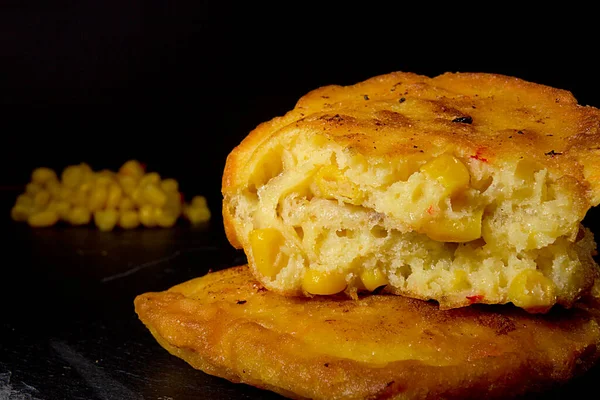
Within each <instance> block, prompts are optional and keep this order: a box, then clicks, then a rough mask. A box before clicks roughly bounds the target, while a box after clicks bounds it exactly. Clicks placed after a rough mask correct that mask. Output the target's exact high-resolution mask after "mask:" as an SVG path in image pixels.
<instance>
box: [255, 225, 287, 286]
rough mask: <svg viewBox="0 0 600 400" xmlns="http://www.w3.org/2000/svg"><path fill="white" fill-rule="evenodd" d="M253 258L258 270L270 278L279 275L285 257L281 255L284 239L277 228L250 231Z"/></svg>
mask: <svg viewBox="0 0 600 400" xmlns="http://www.w3.org/2000/svg"><path fill="white" fill-rule="evenodd" d="M249 239H250V247H251V249H252V258H253V260H254V265H255V266H256V269H257V270H258V272H260V273H261V274H262V275H264V276H267V277H269V278H274V277H275V276H277V274H278V273H279V271H281V268H283V265H282V264H283V261H286V262H287V260H284V258H285V257H283V256H282V255H281V251H280V249H281V247H282V246H283V243H284V239H283V236H282V235H281V233H280V232H279V231H278V230H277V229H273V228H264V229H255V230H253V231H251V232H250V236H249Z"/></svg>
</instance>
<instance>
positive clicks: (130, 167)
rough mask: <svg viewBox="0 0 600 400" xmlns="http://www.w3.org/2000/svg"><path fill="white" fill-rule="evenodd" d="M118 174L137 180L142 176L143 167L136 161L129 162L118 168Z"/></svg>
mask: <svg viewBox="0 0 600 400" xmlns="http://www.w3.org/2000/svg"><path fill="white" fill-rule="evenodd" d="M119 174H120V175H124V176H130V177H133V178H135V180H139V179H140V178H141V177H142V176H143V175H144V167H143V166H142V164H140V163H139V161H137V160H129V161H127V162H126V163H125V164H123V165H122V166H121V168H119Z"/></svg>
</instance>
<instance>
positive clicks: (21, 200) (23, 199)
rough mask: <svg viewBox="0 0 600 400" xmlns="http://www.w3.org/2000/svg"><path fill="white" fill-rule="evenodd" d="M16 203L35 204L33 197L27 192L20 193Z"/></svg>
mask: <svg viewBox="0 0 600 400" xmlns="http://www.w3.org/2000/svg"><path fill="white" fill-rule="evenodd" d="M15 204H16V205H24V206H32V205H33V197H31V196H28V195H26V194H20V195H19V196H17V201H16V202H15Z"/></svg>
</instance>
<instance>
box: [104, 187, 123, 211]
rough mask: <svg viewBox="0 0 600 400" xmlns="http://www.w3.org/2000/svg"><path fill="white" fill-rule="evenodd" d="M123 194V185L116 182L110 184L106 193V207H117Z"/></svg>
mask: <svg viewBox="0 0 600 400" xmlns="http://www.w3.org/2000/svg"><path fill="white" fill-rule="evenodd" d="M121 196H123V189H121V186H119V185H117V184H115V183H111V184H109V185H108V189H107V194H106V208H117V207H118V206H119V203H120V202H121Z"/></svg>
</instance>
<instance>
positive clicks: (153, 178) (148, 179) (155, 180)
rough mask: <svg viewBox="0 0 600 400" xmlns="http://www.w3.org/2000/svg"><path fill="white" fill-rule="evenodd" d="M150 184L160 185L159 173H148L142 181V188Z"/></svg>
mask: <svg viewBox="0 0 600 400" xmlns="http://www.w3.org/2000/svg"><path fill="white" fill-rule="evenodd" d="M150 183H152V184H154V185H156V186H159V185H160V175H159V174H158V173H157V172H150V173H147V174H145V175H144V176H142V178H141V179H140V186H145V185H148V184H150Z"/></svg>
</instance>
